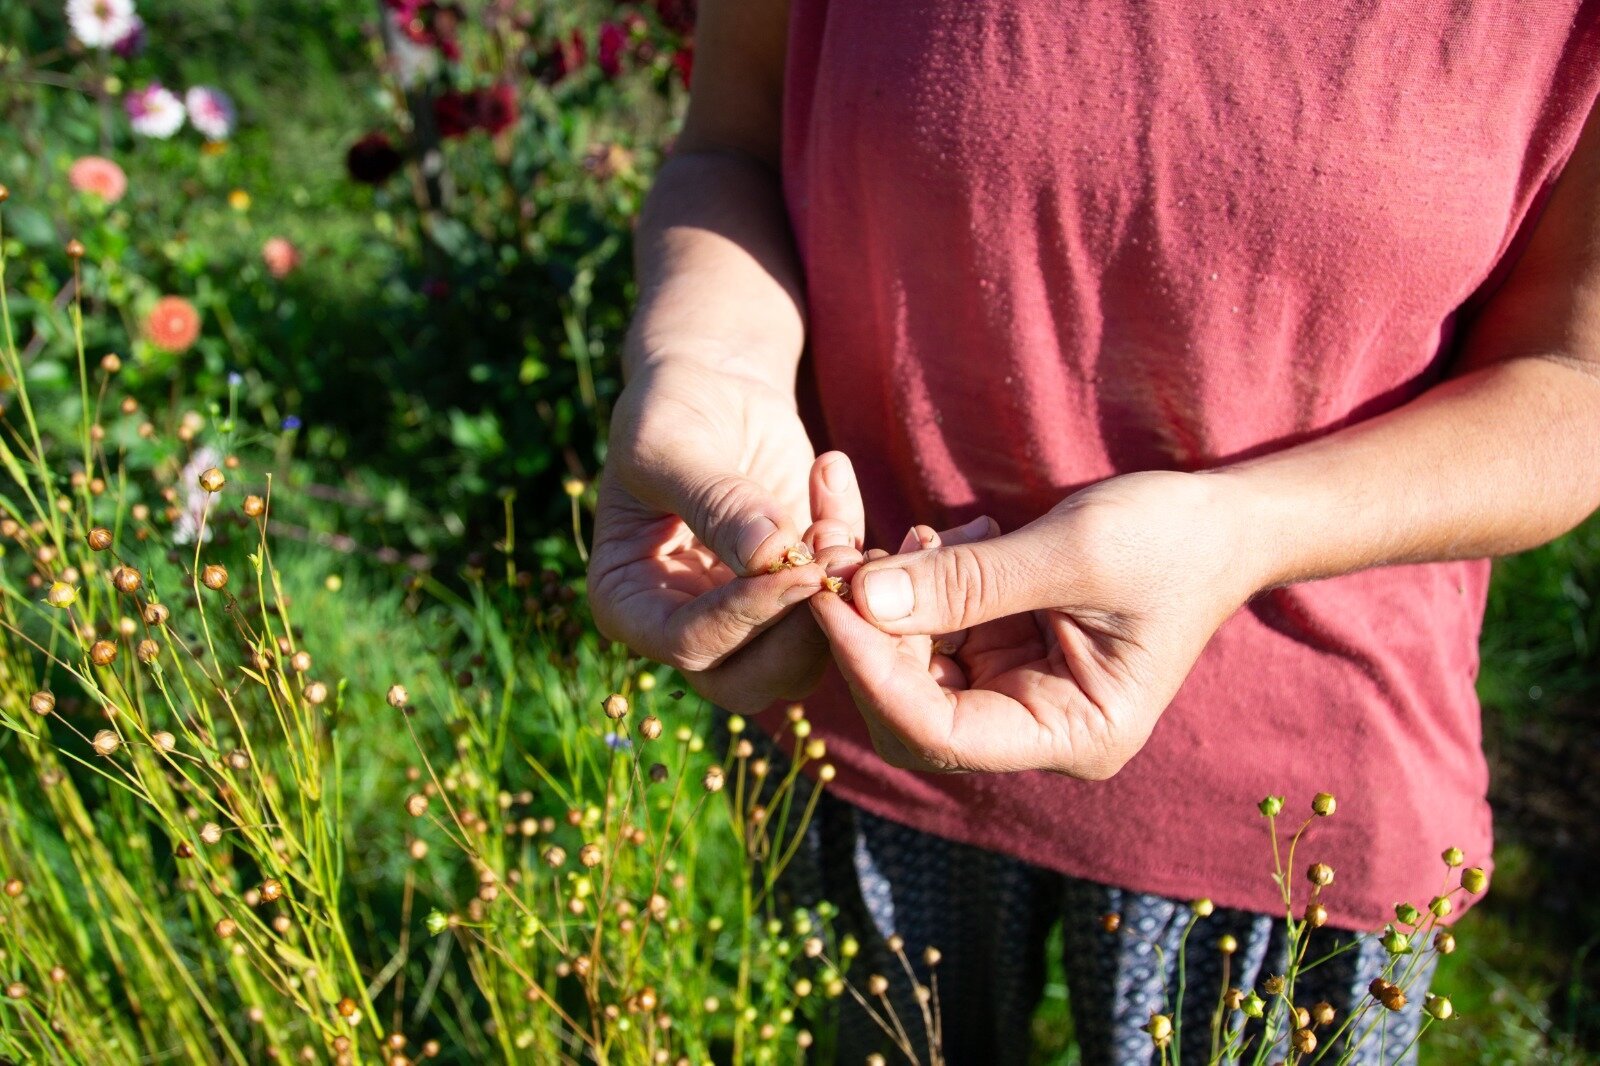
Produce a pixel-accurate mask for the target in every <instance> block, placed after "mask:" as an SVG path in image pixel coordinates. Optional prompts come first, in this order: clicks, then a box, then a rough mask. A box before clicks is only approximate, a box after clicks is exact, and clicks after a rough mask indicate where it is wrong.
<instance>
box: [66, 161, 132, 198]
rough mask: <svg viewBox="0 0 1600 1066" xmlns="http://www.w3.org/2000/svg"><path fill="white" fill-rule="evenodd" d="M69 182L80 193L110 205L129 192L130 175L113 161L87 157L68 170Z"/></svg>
mask: <svg viewBox="0 0 1600 1066" xmlns="http://www.w3.org/2000/svg"><path fill="white" fill-rule="evenodd" d="M67 180H68V181H70V182H71V183H72V187H73V188H74V189H77V190H78V191H79V192H86V193H89V194H91V195H93V196H98V197H100V199H102V200H104V201H105V202H106V203H108V204H114V203H116V202H117V201H118V200H120V199H122V194H123V193H125V192H127V191H128V175H126V174H124V173H123V172H122V168H121V167H119V166H117V164H115V163H113V162H112V161H111V160H109V159H106V158H105V157H103V156H98V155H86V156H84V157H83V158H82V159H78V160H75V161H74V162H73V164H72V166H70V167H68V168H67Z"/></svg>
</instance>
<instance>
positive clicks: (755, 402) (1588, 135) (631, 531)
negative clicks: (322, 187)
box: [590, 0, 1600, 778]
mask: <svg viewBox="0 0 1600 1066" xmlns="http://www.w3.org/2000/svg"><path fill="white" fill-rule="evenodd" d="M785 16H786V5H784V4H783V3H781V2H775V0H753V2H750V3H739V4H733V3H718V2H715V0H713V2H708V3H706V4H704V5H703V6H702V8H701V11H700V23H699V26H698V29H697V31H696V53H697V60H696V71H695V92H694V94H693V95H692V98H691V102H690V108H689V114H688V117H687V121H686V124H685V128H684V131H683V134H682V136H681V137H680V139H679V143H678V148H677V151H676V153H675V155H674V156H673V158H672V159H671V160H670V161H669V162H668V163H667V164H666V165H665V166H664V167H663V169H662V171H661V172H660V174H659V176H658V178H657V181H656V184H655V186H654V188H653V190H652V192H651V195H650V198H649V201H648V202H647V204H646V207H645V211H644V214H643V216H642V218H641V220H640V224H639V227H638V242H637V248H638V257H639V263H638V268H639V269H638V274H639V280H640V300H639V306H638V312H637V316H636V320H635V323H634V328H633V331H632V333H631V336H630V339H629V345H628V349H627V352H626V353H625V363H626V367H627V374H628V383H627V387H626V388H625V390H624V392H623V395H622V398H621V402H620V403H619V407H618V418H617V419H616V420H615V421H614V423H613V427H614V428H613V436H612V442H611V449H610V455H611V459H610V463H611V472H610V473H609V474H608V484H607V485H606V487H604V488H603V489H602V492H601V497H600V503H599V514H598V516H597V528H596V544H595V555H594V559H595V563H594V565H593V566H592V567H591V570H590V575H591V588H592V589H593V592H594V605H595V613H596V619H597V621H599V623H600V625H601V628H602V631H603V632H606V633H607V634H608V635H610V636H612V637H614V638H616V639H619V640H623V641H625V642H627V643H628V644H629V645H630V646H632V647H633V648H634V649H635V650H636V651H639V652H640V653H641V654H645V655H649V656H651V657H653V658H658V659H662V660H663V661H666V662H669V663H672V664H673V665H677V666H681V667H684V668H686V669H688V670H689V671H690V682H691V684H693V685H694V687H695V688H696V689H698V690H699V691H700V692H702V693H703V694H704V695H706V696H708V697H709V698H711V699H713V700H716V701H718V702H720V703H723V704H724V705H725V706H729V707H732V708H734V709H737V710H752V709H755V708H758V707H760V706H764V705H765V704H766V703H767V702H770V701H771V700H772V699H777V698H785V699H787V698H795V697H797V696H799V695H802V694H803V693H804V692H806V691H808V690H809V687H810V686H811V685H812V684H814V683H815V681H816V679H817V678H818V677H819V676H820V672H821V669H822V667H823V665H825V663H826V657H827V655H828V654H829V651H828V645H829V643H830V641H831V654H832V657H833V659H834V661H835V662H837V663H838V665H839V668H840V670H841V671H842V673H843V674H844V676H845V678H846V679H847V680H848V681H849V682H850V684H851V687H852V690H853V692H854V694H855V698H856V704H857V706H858V707H859V708H860V710H861V712H862V714H863V716H864V717H865V718H866V720H867V721H868V723H869V724H870V725H871V726H872V728H873V732H874V736H875V738H876V740H877V744H878V748H879V751H880V752H881V753H882V754H883V756H884V757H885V758H886V759H887V760H889V761H890V762H892V763H896V764H898V765H902V766H907V767H913V768H917V769H922V770H941V771H950V770H989V771H998V770H1026V769H1041V770H1052V771H1056V772H1059V773H1063V774H1068V775H1071V776H1075V777H1085V778H1103V777H1106V776H1109V775H1111V774H1114V773H1116V772H1117V771H1118V770H1119V769H1120V768H1121V767H1122V766H1123V765H1124V764H1125V763H1126V762H1127V760H1128V759H1130V758H1131V757H1132V756H1133V755H1134V754H1135V753H1136V752H1137V751H1138V750H1139V749H1140V747H1141V746H1142V745H1143V744H1144V742H1145V740H1146V739H1147V738H1148V737H1149V735H1150V732H1151V730H1152V729H1153V728H1154V726H1155V723H1156V722H1157V720H1158V719H1159V717H1160V715H1161V713H1162V711H1163V710H1164V709H1165V708H1166V706H1167V704H1168V703H1169V702H1170V700H1171V699H1172V697H1173V695H1174V694H1175V693H1176V692H1177V690H1178V687H1179V686H1180V685H1181V684H1182V682H1183V680H1184V678H1185V676H1186V675H1187V674H1188V672H1189V670H1190V668H1191V667H1192V666H1193V664H1194V662H1195V660H1196V658H1197V657H1198V656H1199V655H1200V653H1201V651H1202V650H1203V649H1204V647H1205V646H1206V644H1207V642H1208V641H1209V640H1210V639H1211V637H1212V635H1213V634H1214V633H1215V632H1216V630H1217V628H1218V627H1219V626H1220V625H1221V624H1222V623H1223V622H1224V621H1225V620H1226V619H1227V618H1228V617H1230V616H1231V615H1232V614H1233V613H1234V612H1236V611H1237V610H1239V609H1240V608H1241V607H1242V606H1243V605H1244V604H1245V603H1247V602H1248V601H1249V600H1250V599H1251V598H1252V597H1254V596H1256V595H1258V594H1259V593H1261V592H1263V591H1265V590H1269V589H1272V588H1275V587H1278V586H1282V585H1287V584H1291V583H1294V582H1300V581H1309V580H1315V579H1318V578H1325V577H1334V576H1339V575H1343V574H1349V573H1354V572H1357V571H1360V570H1365V569H1368V568H1371V567H1376V566H1386V565H1393V564H1403V563H1422V562H1430V561H1438V560H1451V559H1476V558H1484V557H1488V556H1495V555H1502V554H1507V553H1511V552H1516V551H1521V550H1524V549H1526V548H1530V547H1533V546H1535V545H1538V544H1541V543H1544V542H1545V541H1548V540H1550V539H1551V538H1553V537H1555V536H1558V535H1560V534H1561V533H1563V532H1565V531H1566V530H1568V529H1571V528H1572V527H1573V526H1574V525H1576V524H1577V523H1578V522H1580V521H1581V520H1582V519H1583V518H1584V517H1586V516H1587V515H1588V514H1589V513H1591V512H1592V511H1593V510H1594V509H1595V508H1596V507H1597V506H1600V450H1596V449H1595V448H1594V446H1593V441H1594V440H1595V439H1596V434H1597V432H1600V194H1597V193H1596V190H1597V189H1600V115H1597V116H1595V117H1592V118H1591V120H1590V122H1589V125H1588V128H1587V129H1586V130H1585V132H1584V134H1583V137H1582V139H1581V141H1580V143H1579V144H1578V146H1577V149H1576V151H1575V152H1574V154H1573V156H1572V159H1571V161H1570V162H1569V163H1568V165H1567V168H1566V170H1565V172H1564V174H1563V177H1562V179H1561V180H1560V182H1559V183H1558V184H1557V186H1556V188H1555V192H1554V194H1553V195H1552V196H1551V198H1550V200H1549V202H1548V203H1547V204H1546V206H1545V208H1544V210H1543V213H1542V215H1541V216H1540V219H1539V222H1538V225H1537V226H1536V227H1535V229H1534V232H1533V235H1532V238H1531V240H1530V241H1529V243H1528V245H1527V247H1526V249H1525V250H1524V251H1523V252H1522V254H1521V256H1520V258H1519V259H1518V261H1517V262H1516V264H1515V266H1514V267H1513V269H1511V270H1510V271H1509V272H1508V274H1507V275H1506V278H1505V280H1504V282H1503V284H1501V285H1500V287H1499V288H1498V289H1497V290H1496V292H1495V293H1494V295H1493V296H1492V298H1490V299H1488V300H1487V301H1486V302H1485V304H1484V306H1483V309H1482V311H1481V312H1480V313H1479V314H1478V315H1477V316H1476V317H1475V319H1474V321H1473V322H1472V323H1471V328H1470V329H1469V330H1467V331H1466V332H1465V333H1464V335H1463V337H1462V338H1461V341H1460V348H1459V352H1458V353H1457V354H1456V356H1455V358H1454V360H1453V362H1452V364H1451V367H1450V374H1449V376H1447V377H1446V379H1445V380H1444V381H1442V382H1441V383H1440V384H1438V385H1436V386H1434V387H1433V388H1431V389H1428V390H1427V391H1426V392H1424V393H1423V394H1422V395H1420V396H1419V397H1417V398H1416V399H1414V400H1412V401H1411V402H1409V403H1407V404H1405V405H1404V406H1402V407H1399V408H1397V409H1395V410H1392V411H1389V412H1387V413H1385V414H1383V415H1380V416H1378V417H1375V418H1372V419H1370V420H1367V421H1365V422H1361V423H1358V424H1356V425H1353V426H1350V427H1348V428H1345V429H1342V430H1340V431H1339V432H1336V433H1332V434H1330V435H1328V436H1325V437H1322V438H1320V439H1317V440H1313V441H1311V442H1309V443H1303V444H1299V445H1297V446H1294V447H1290V448H1286V449H1284V450H1283V451H1280V452H1276V453H1273V454H1267V455H1264V456H1261V457H1259V458H1255V459H1251V460H1249V461H1246V462H1242V463H1237V464H1234V465H1231V466H1224V467H1218V468H1216V469H1213V470H1208V471H1205V472H1199V473H1180V472H1175V471H1148V472H1140V473H1130V474H1125V475H1122V476H1120V477H1115V478H1111V479H1109V480H1107V481H1104V482H1101V483H1100V484H1097V485H1094V486H1091V487H1089V488H1087V489H1084V490H1082V491H1080V492H1078V493H1076V494H1075V495H1072V496H1070V497H1069V498H1066V499H1064V500H1063V501H1062V502H1060V503H1059V504H1057V505H1056V506H1055V507H1053V508H1052V509H1050V510H1049V511H1048V512H1047V513H1045V514H1043V515H1041V516H1039V517H1038V518H1037V519H1035V520H1034V521H1032V522H1030V523H1028V524H1026V525H1024V526H1023V527H1021V528H1020V529H1016V530H1007V531H1004V532H995V531H992V530H991V531H990V532H991V533H992V535H990V536H987V537H986V538H984V539H982V540H977V541H973V542H971V543H965V544H956V545H951V544H949V543H945V542H943V541H941V542H940V543H939V544H938V546H935V544H934V541H933V540H932V539H931V538H925V537H914V538H913V539H912V541H911V542H910V543H908V545H907V547H908V548H911V549H912V550H911V551H909V552H908V553H906V554H901V553H896V554H894V555H892V556H885V557H881V558H874V559H871V560H867V561H865V563H864V565H862V566H861V571H860V572H859V573H857V574H855V575H854V576H853V577H852V579H851V592H852V596H851V602H850V603H848V604H846V603H845V602H843V601H841V600H840V599H839V598H838V597H837V596H835V594H834V593H832V592H822V591H821V585H820V581H821V577H822V575H823V573H824V571H828V570H831V571H834V572H845V571H847V570H848V569H849V568H850V567H851V566H853V565H854V564H855V563H856V561H857V560H858V559H859V557H858V556H853V555H852V554H851V553H852V552H854V551H856V550H857V549H859V548H860V547H861V546H862V537H861V536H860V535H859V534H856V533H855V532H854V531H855V529H858V528H860V527H859V526H855V525H854V509H856V508H859V502H857V501H854V500H852V501H850V502H849V503H846V502H844V500H843V499H842V498H832V497H830V498H828V499H826V500H821V501H818V500H813V501H812V502H813V507H812V510H811V513H810V514H804V513H800V512H798V511H797V507H798V506H799V504H800V501H801V499H802V493H801V491H800V489H799V485H800V484H802V482H803V479H804V477H805V473H804V472H805V470H806V469H807V468H808V466H809V464H810V463H811V445H810V442H809V440H808V439H807V438H806V436H805V432H804V429H803V428H802V426H801V423H800V420H799V417H798V414H797V413H796V408H795V402H794V385H795V381H796V379H797V376H798V367H799V361H800V356H801V353H802V351H803V350H804V345H805V335H806V332H805V311H804V307H805V301H804V298H803V295H802V284H801V278H802V272H801V270H800V265H799V261H798V257H797V256H796V254H795V251H794V248H793V247H792V241H791V238H790V235H789V232H788V228H787V215H786V211H785V207H784V203H783V198H782V193H781V188H780V185H779V181H778V177H777V175H778V173H779V162H780V149H781V137H780V131H781V129H782V113H783V111H782V72H783V63H784V54H785V26H786V21H785ZM974 414H975V415H978V416H981V414H982V412H975V413H974ZM852 458H853V459H854V460H855V461H856V462H858V463H862V464H866V463H870V462H872V461H874V459H875V457H874V456H870V455H858V456H853V457H852ZM812 481H813V491H814V490H815V483H816V481H817V477H816V474H815V471H813V474H812ZM850 489H851V492H853V491H854V483H853V481H852V484H851V486H850ZM844 508H850V509H852V510H851V511H850V514H851V521H852V531H851V532H852V535H849V536H844V537H838V536H836V535H834V534H826V538H827V539H826V543H825V544H824V547H825V549H826V550H824V551H823V553H822V555H821V557H820V558H819V560H818V564H817V565H816V566H810V567H801V568H795V569H793V570H786V571H783V572H781V573H779V574H776V575H771V576H770V577H768V576H765V575H763V574H762V569H763V565H764V564H766V563H769V562H770V561H772V560H773V559H775V558H776V557H777V554H778V553H780V552H781V551H782V550H783V547H784V546H785V543H794V542H796V541H797V540H798V538H800V537H801V536H802V535H806V536H809V537H810V538H812V539H816V538H817V537H818V533H817V531H816V530H814V529H806V524H807V522H808V521H813V522H816V523H818V524H820V525H821V527H822V529H823V530H824V531H827V530H828V529H829V524H830V523H832V522H834V521H835V520H836V519H837V518H838V516H840V515H843V514H845V513H846V511H845V510H844ZM671 515H682V516H683V521H682V523H681V524H674V523H673V520H672V519H671V518H669V517H668V516H671ZM760 515H771V516H777V517H778V518H780V519H781V521H780V522H779V523H778V525H779V530H778V532H777V533H775V534H774V535H773V536H772V537H771V538H770V539H769V540H768V541H766V542H765V543H763V544H762V545H761V548H760V553H759V557H758V558H756V559H749V558H742V557H740V556H739V555H738V554H737V553H736V552H735V550H734V545H735V542H736V540H737V537H738V535H739V531H740V530H742V529H743V528H744V527H745V525H746V523H748V522H749V521H750V520H751V519H752V517H754V516H760ZM685 526H686V527H687V529H685V528H684V527H685ZM690 532H692V533H693V535H694V536H695V537H697V538H698V539H699V541H700V542H701V543H702V544H705V545H706V546H707V547H706V548H701V547H698V546H696V545H695V543H694V541H693V540H692V539H691V538H690V535H689V534H690ZM924 544H926V545H927V546H924ZM879 547H888V545H880V546H879ZM841 550H842V552H843V554H839V551H841ZM752 564H754V565H752ZM896 569H897V570H901V571H902V572H903V573H904V574H905V575H906V577H907V578H908V579H909V582H910V588H911V590H912V591H913V592H914V597H913V598H914V601H915V607H914V609H912V610H909V611H908V612H895V613H886V612H885V611H884V610H883V609H881V605H882V604H883V603H884V602H885V601H884V600H883V595H884V593H885V586H883V585H882V584H881V583H880V582H878V581H877V573H878V572H879V571H888V570H896ZM752 574H753V575H758V576H736V575H752ZM808 588H809V589H812V591H813V592H815V593H816V596H815V599H814V600H813V601H812V605H811V608H810V609H809V610H807V611H798V612H797V611H796V602H795V601H794V597H798V596H801V595H802V593H803V591H804V590H806V589H808ZM902 614H903V615H904V616H901V615H902ZM812 618H815V619H817V620H818V622H817V623H814V622H812V621H810V619H812ZM818 623H820V627H821V628H820V629H818V628H817V624H818ZM961 630H965V631H968V633H967V635H966V637H965V642H964V643H962V644H961V645H960V647H959V648H953V649H951V650H952V652H953V654H951V655H948V656H938V655H934V654H933V652H932V648H933V645H932V643H930V642H928V641H927V638H929V637H932V636H938V635H941V634H946V633H949V632H951V631H961Z"/></svg>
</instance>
